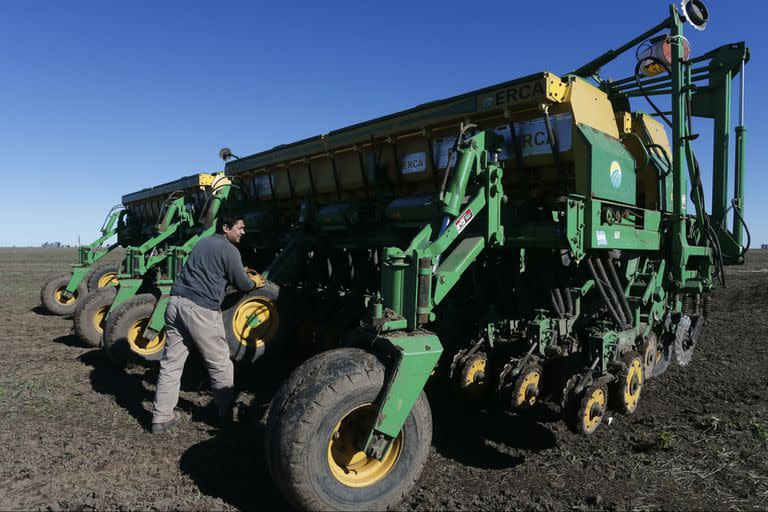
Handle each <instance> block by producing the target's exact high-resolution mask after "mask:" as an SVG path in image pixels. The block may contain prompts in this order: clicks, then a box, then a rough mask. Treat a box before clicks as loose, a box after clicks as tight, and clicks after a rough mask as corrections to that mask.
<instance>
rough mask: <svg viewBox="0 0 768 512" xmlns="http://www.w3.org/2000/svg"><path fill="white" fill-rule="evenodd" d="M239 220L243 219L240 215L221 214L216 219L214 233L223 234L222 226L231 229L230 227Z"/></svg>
mask: <svg viewBox="0 0 768 512" xmlns="http://www.w3.org/2000/svg"><path fill="white" fill-rule="evenodd" d="M239 220H245V219H244V218H243V216H242V215H238V214H236V213H222V214H221V215H219V218H218V219H216V232H217V233H223V232H224V226H227V227H229V228H230V229H231V228H232V226H234V225H235V224H236V223H237V221H239Z"/></svg>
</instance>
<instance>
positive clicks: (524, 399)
mask: <svg viewBox="0 0 768 512" xmlns="http://www.w3.org/2000/svg"><path fill="white" fill-rule="evenodd" d="M519 378H520V379H522V380H521V381H520V387H519V388H518V389H519V390H518V392H517V396H516V397H515V406H518V407H519V406H521V405H526V406H531V405H533V404H535V403H536V397H537V396H538V395H537V393H534V392H533V391H534V390H538V389H539V381H540V380H541V374H540V373H539V372H537V371H535V370H534V371H530V372H527V373H526V374H524V375H521V376H520V377H519Z"/></svg>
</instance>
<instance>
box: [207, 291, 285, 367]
mask: <svg viewBox="0 0 768 512" xmlns="http://www.w3.org/2000/svg"><path fill="white" fill-rule="evenodd" d="M279 296H280V287H279V286H278V285H276V284H275V283H273V282H271V281H267V282H266V283H265V284H264V286H263V287H261V288H258V289H256V290H252V291H250V292H246V293H243V292H234V293H231V294H229V295H227V296H226V297H225V298H224V301H223V303H222V306H221V309H222V318H223V321H224V332H225V333H226V336H227V343H228V344H229V356H230V358H231V359H232V360H233V361H239V362H244V363H253V362H254V361H256V360H257V359H258V358H260V357H261V356H263V355H265V354H266V355H270V356H272V355H274V354H276V353H278V352H280V351H281V349H282V348H283V345H284V344H285V343H284V342H285V339H286V338H287V337H288V336H287V335H286V330H287V328H288V325H287V323H286V322H285V320H282V321H281V318H280V308H279V307H278V302H277V299H278V297H279ZM253 315H256V316H257V317H258V318H259V320H260V321H261V322H260V323H259V324H258V325H257V326H255V327H249V326H247V323H248V319H249V318H250V317H251V316H253Z"/></svg>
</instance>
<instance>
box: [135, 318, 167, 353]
mask: <svg viewBox="0 0 768 512" xmlns="http://www.w3.org/2000/svg"><path fill="white" fill-rule="evenodd" d="M148 324H149V318H142V319H140V320H136V321H135V322H133V324H131V327H129V328H128V345H129V346H130V347H131V350H132V351H134V352H135V353H137V354H139V355H142V356H151V355H152V354H156V353H158V352H160V351H161V350H163V347H164V346H165V330H162V331H160V334H158V335H157V336H155V337H154V338H153V339H151V340H149V341H147V340H145V339H143V338H142V337H141V333H142V332H144V329H145V328H146V327H147V325H148Z"/></svg>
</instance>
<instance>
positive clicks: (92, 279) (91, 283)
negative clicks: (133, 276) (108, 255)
mask: <svg viewBox="0 0 768 512" xmlns="http://www.w3.org/2000/svg"><path fill="white" fill-rule="evenodd" d="M119 271H120V269H119V268H118V266H117V265H99V266H98V267H93V270H91V271H90V273H88V277H87V278H86V284H87V285H88V291H89V292H92V291H95V290H98V289H99V288H105V287H107V286H114V285H116V284H117V274H118V273H119Z"/></svg>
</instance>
